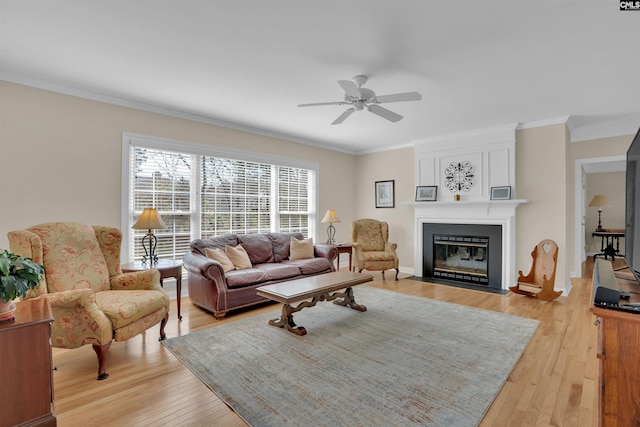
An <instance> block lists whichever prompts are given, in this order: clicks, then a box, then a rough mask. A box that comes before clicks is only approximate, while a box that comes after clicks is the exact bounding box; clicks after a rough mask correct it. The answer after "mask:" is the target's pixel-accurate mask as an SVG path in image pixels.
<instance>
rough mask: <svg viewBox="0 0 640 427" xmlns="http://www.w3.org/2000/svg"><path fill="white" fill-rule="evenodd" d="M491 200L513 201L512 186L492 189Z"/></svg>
mask: <svg viewBox="0 0 640 427" xmlns="http://www.w3.org/2000/svg"><path fill="white" fill-rule="evenodd" d="M491 200H511V186H509V185H507V186H504V187H491Z"/></svg>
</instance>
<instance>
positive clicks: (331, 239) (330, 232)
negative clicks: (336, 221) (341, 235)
mask: <svg viewBox="0 0 640 427" xmlns="http://www.w3.org/2000/svg"><path fill="white" fill-rule="evenodd" d="M335 237H336V228H335V227H334V226H333V224H332V223H329V227H327V245H335V244H336V238H335Z"/></svg>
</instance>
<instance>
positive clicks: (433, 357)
mask: <svg viewBox="0 0 640 427" xmlns="http://www.w3.org/2000/svg"><path fill="white" fill-rule="evenodd" d="M354 294H355V299H356V301H357V302H358V303H359V304H363V305H365V306H366V307H367V311H366V312H359V311H355V310H352V309H350V308H347V307H341V306H337V305H334V304H331V303H329V302H320V303H318V305H316V306H315V307H312V308H305V309H303V310H302V311H300V312H298V313H295V314H294V319H295V322H296V323H297V324H298V325H299V326H304V327H305V328H306V329H307V335H305V336H297V335H295V334H293V333H291V332H288V331H286V330H285V329H280V328H277V327H274V326H270V325H268V323H267V322H268V320H269V319H271V318H275V317H279V315H280V310H277V311H274V312H272V313H267V314H261V315H256V316H254V317H251V318H245V319H242V320H238V321H235V322H231V323H226V324H224V325H221V326H214V327H211V328H209V329H207V330H203V331H199V332H195V333H191V334H188V335H185V336H181V337H177V338H171V339H169V340H167V341H164V342H163V343H164V345H165V346H166V347H167V348H168V349H169V350H170V351H171V352H172V353H173V354H174V355H176V356H177V357H178V358H179V359H180V360H181V361H182V362H183V363H184V364H185V365H186V366H187V367H188V368H189V369H191V371H193V372H194V374H195V375H197V376H198V377H199V378H200V379H201V380H202V381H203V382H204V383H205V384H206V385H207V386H208V387H209V388H210V389H211V390H213V391H214V392H215V393H216V394H217V395H218V396H219V397H220V399H222V400H223V401H224V402H226V403H227V404H228V405H229V406H230V407H231V408H233V410H234V411H235V412H236V413H237V414H238V415H239V416H240V417H242V418H243V419H244V420H245V421H246V422H247V423H249V424H250V425H252V426H256V427H262V426H300V425H309V426H405V425H412V424H413V425H423V426H447V427H451V426H457V427H462V426H475V425H477V424H478V423H479V422H480V421H481V420H482V417H483V416H484V413H485V412H486V411H487V409H488V408H489V405H490V404H491V402H492V401H493V399H494V398H495V396H496V394H497V393H498V391H500V388H501V387H502V385H503V384H504V382H505V381H506V379H507V377H508V376H509V374H510V372H511V370H512V369H513V367H514V365H515V364H516V362H517V361H518V359H519V358H520V356H521V354H522V352H523V351H524V349H525V347H526V346H527V344H528V342H529V340H530V339H531V337H532V335H533V333H534V332H535V330H536V328H537V327H538V321H536V320H531V319H524V318H520V317H515V316H511V315H508V314H503V313H496V312H492V311H486V310H480V309H476V308H470V307H465V306H462V305H458V304H452V303H446V302H441V301H435V300H431V299H427V298H421V297H415V296H409V295H404V294H401V293H398V292H393V291H386V290H381V289H376V288H371V287H368V286H356V287H355V288H354Z"/></svg>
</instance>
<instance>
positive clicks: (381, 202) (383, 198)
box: [376, 180, 396, 208]
mask: <svg viewBox="0 0 640 427" xmlns="http://www.w3.org/2000/svg"><path fill="white" fill-rule="evenodd" d="M394 183H395V181H394V180H390V181H376V208H394V207H395V203H396V195H395V189H394V188H393V186H394Z"/></svg>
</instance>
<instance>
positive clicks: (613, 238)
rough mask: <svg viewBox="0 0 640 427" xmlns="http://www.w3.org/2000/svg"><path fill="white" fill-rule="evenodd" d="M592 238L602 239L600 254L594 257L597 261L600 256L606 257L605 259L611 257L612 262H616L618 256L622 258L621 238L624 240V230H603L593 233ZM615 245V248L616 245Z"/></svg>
mask: <svg viewBox="0 0 640 427" xmlns="http://www.w3.org/2000/svg"><path fill="white" fill-rule="evenodd" d="M591 236H592V237H600V239H601V241H600V253H599V254H595V255H594V256H593V260H594V261H595V259H596V257H598V255H600V256H604V259H607V258H608V257H611V260H612V261H615V260H616V255H618V256H620V238H621V237H622V238H624V230H602V231H594V232H593V233H591ZM614 244H615V248H614V246H613V245H614Z"/></svg>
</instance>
